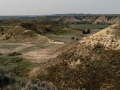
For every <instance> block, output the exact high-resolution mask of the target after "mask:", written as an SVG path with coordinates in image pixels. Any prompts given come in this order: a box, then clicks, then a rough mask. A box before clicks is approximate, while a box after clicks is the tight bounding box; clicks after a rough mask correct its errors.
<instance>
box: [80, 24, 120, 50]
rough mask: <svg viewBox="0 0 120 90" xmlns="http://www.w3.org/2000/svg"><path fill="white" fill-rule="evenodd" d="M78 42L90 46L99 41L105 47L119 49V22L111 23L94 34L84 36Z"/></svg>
mask: <svg viewBox="0 0 120 90" xmlns="http://www.w3.org/2000/svg"><path fill="white" fill-rule="evenodd" d="M79 43H81V44H83V43H85V45H87V46H91V47H94V45H96V44H98V43H99V44H101V45H103V46H104V47H106V49H114V50H116V49H120V24H115V25H111V26H109V27H108V28H106V29H103V30H101V31H100V32H98V33H96V34H94V35H91V36H89V37H85V38H83V40H81V41H79Z"/></svg>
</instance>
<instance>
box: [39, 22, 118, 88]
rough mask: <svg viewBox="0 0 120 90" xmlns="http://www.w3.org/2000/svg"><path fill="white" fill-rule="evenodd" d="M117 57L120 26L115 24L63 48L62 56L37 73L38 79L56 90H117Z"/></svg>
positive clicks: (45, 65)
mask: <svg viewBox="0 0 120 90" xmlns="http://www.w3.org/2000/svg"><path fill="white" fill-rule="evenodd" d="M119 53H120V24H115V25H112V26H109V27H108V28H106V29H103V30H101V31H100V32H98V33H96V34H94V35H91V36H89V37H85V38H83V39H82V40H79V41H76V42H73V43H71V44H68V45H66V46H65V47H63V49H62V54H61V55H59V56H58V57H57V58H56V59H54V60H53V61H50V62H49V63H46V64H44V65H43V67H40V69H38V70H37V73H38V76H37V78H39V79H40V80H42V81H50V82H53V84H54V85H55V86H56V87H57V88H58V89H59V90H73V89H84V90H119V88H120V86H119V83H120V55H119ZM45 67H46V68H45ZM44 68H45V69H44ZM40 71H41V72H40Z"/></svg>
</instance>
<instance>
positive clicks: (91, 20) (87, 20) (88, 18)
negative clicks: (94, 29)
mask: <svg viewBox="0 0 120 90" xmlns="http://www.w3.org/2000/svg"><path fill="white" fill-rule="evenodd" d="M95 20H96V17H85V18H83V19H82V22H87V23H93V22H94V21H95Z"/></svg>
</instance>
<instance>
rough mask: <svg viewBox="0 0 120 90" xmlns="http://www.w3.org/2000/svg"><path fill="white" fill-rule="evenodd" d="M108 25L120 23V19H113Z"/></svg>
mask: <svg viewBox="0 0 120 90" xmlns="http://www.w3.org/2000/svg"><path fill="white" fill-rule="evenodd" d="M108 23H110V24H117V23H120V17H113V18H112V19H110V20H109V21H108Z"/></svg>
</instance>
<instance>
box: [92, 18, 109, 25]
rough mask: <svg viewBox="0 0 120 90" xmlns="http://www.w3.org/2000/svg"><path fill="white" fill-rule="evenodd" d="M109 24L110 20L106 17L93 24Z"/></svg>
mask: <svg viewBox="0 0 120 90" xmlns="http://www.w3.org/2000/svg"><path fill="white" fill-rule="evenodd" d="M107 22H108V19H107V18H106V17H105V16H100V17H99V18H98V19H96V20H95V21H94V22H93V23H94V24H106V23H107Z"/></svg>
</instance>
